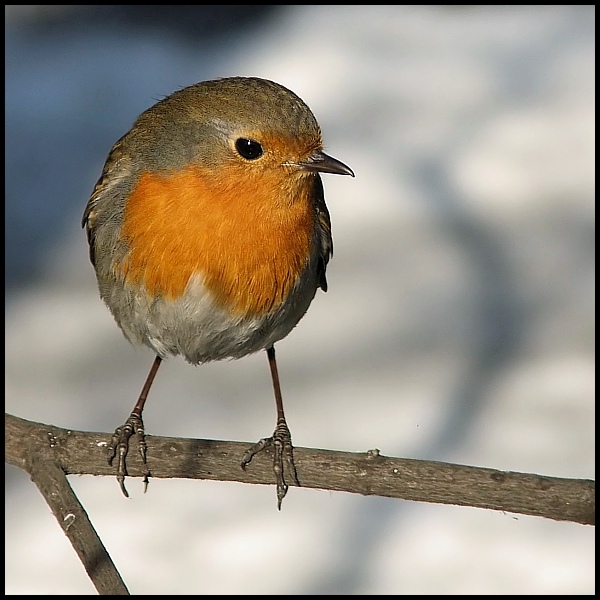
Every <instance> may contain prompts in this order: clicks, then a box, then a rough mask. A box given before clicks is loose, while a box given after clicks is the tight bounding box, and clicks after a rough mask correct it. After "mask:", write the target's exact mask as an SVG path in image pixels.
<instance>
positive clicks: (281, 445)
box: [242, 419, 300, 510]
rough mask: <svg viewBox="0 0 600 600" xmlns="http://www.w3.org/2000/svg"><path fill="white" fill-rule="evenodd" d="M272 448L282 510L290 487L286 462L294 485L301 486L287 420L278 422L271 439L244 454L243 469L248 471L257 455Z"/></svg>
mask: <svg viewBox="0 0 600 600" xmlns="http://www.w3.org/2000/svg"><path fill="white" fill-rule="evenodd" d="M270 446H272V447H273V472H274V473H275V482H276V484H277V508H278V509H279V510H281V502H282V501H283V499H284V498H285V495H286V494H287V491H288V487H289V486H288V484H287V483H286V481H285V473H284V461H285V465H286V466H287V470H288V473H289V474H290V476H291V478H292V479H293V481H294V483H295V484H296V485H300V482H299V481H298V474H297V473H296V465H295V464H294V447H293V446H292V436H291V434H290V430H289V428H288V426H287V423H286V422H285V419H279V420H278V421H277V427H276V428H275V431H274V432H273V435H272V436H271V437H268V438H263V439H261V440H259V441H258V442H257V443H256V444H254V446H251V447H250V448H248V450H246V452H244V456H243V457H242V469H244V470H246V466H247V465H248V463H249V462H250V461H251V460H252V458H253V457H254V455H255V454H258V453H259V452H262V451H263V450H265V449H266V448H269V447H270Z"/></svg>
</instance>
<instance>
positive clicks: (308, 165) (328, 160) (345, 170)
mask: <svg viewBox="0 0 600 600" xmlns="http://www.w3.org/2000/svg"><path fill="white" fill-rule="evenodd" d="M296 164H297V165H298V166H299V167H302V168H303V169H306V170H308V171H316V172H317V173H333V174H334V175H350V176H351V177H354V171H353V170H352V169H351V168H350V167H349V166H347V165H345V164H344V163H343V162H342V161H340V160H338V159H337V158H333V156H329V155H328V154H325V152H315V153H314V154H313V155H312V156H311V157H310V158H308V159H307V160H305V161H302V162H299V163H296Z"/></svg>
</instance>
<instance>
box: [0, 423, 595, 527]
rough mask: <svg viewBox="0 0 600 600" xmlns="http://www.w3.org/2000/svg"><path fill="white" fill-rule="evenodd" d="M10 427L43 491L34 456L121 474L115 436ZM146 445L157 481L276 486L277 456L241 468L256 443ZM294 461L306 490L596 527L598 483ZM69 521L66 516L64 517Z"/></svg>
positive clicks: (137, 472) (362, 457)
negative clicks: (110, 459)
mask: <svg viewBox="0 0 600 600" xmlns="http://www.w3.org/2000/svg"><path fill="white" fill-rule="evenodd" d="M5 421H6V431H5V433H6V437H5V439H6V462H8V463H9V464H12V465H15V466H18V467H20V468H22V469H25V470H26V471H27V472H29V473H30V474H31V476H32V479H34V481H35V482H36V485H38V487H40V483H39V481H38V477H39V476H40V470H41V471H43V470H44V469H43V468H42V469H35V468H32V465H34V464H35V461H32V459H31V456H32V455H35V456H38V455H40V456H42V455H43V456H44V459H43V460H44V461H50V462H52V463H53V464H55V465H58V466H60V469H61V470H62V471H63V472H64V473H65V474H78V475H112V476H114V475H115V469H114V468H113V467H111V466H110V465H108V463H107V461H106V455H105V452H104V449H105V447H106V444H107V443H108V441H109V439H110V437H111V436H110V434H107V433H87V432H82V431H70V430H66V429H62V428H60V427H55V426H52V425H44V424H41V423H34V422H31V421H26V420H24V419H20V418H17V417H14V416H11V415H6V418H5ZM23 440H28V443H27V444H25V443H23ZM146 441H147V444H148V467H149V469H150V472H151V475H152V477H159V478H185V479H211V480H218V481H238V482H241V483H254V484H266V485H273V483H274V476H273V470H272V454H271V453H270V452H269V451H266V452H263V453H261V454H259V455H257V456H256V457H255V458H254V459H253V460H252V463H250V464H249V465H248V467H247V469H246V471H243V470H242V469H241V468H240V461H241V457H242V455H243V453H244V451H245V450H246V449H247V448H248V447H249V446H251V445H252V443H250V442H226V441H218V440H195V439H183V438H167V437H157V436H147V438H146ZM32 453H33V454H32ZM294 459H295V463H296V467H297V471H298V478H299V480H300V483H301V485H302V487H306V488H317V489H324V490H332V491H343V492H350V493H356V494H363V495H376V496H387V497H390V498H400V499H403V500H413V501H421V502H433V503H439V504H455V505H461V506H471V507H478V508H487V509H492V510H498V511H504V512H510V513H517V514H523V515H533V516H539V517H544V518H547V519H554V520H556V521H571V522H575V523H581V524H584V525H593V524H595V483H594V481H591V480H587V479H564V478H558V477H545V476H542V475H534V474H528V473H515V472H507V471H497V470H493V469H486V468H481V467H469V466H464V465H455V464H448V463H441V462H432V461H423V460H413V459H401V458H392V457H386V456H382V455H381V454H379V451H377V450H370V451H368V452H361V453H352V452H335V451H332V450H318V449H310V448H298V447H295V448H294ZM43 464H48V463H47V462H46V463H43ZM127 468H128V472H129V476H130V477H143V476H144V470H143V469H142V463H141V460H140V457H139V455H138V453H137V452H135V451H134V448H133V447H132V450H131V451H130V453H129V455H128V462H127ZM290 484H291V485H293V483H292V482H290ZM54 485H55V484H54ZM40 489H41V487H40ZM82 510H83V509H82ZM55 514H57V513H56V512H55ZM84 514H85V513H84ZM64 516H65V515H64V514H63V513H62V512H61V513H60V517H61V518H64ZM57 518H59V517H58V515H57ZM59 521H60V519H59ZM63 529H64V527H63ZM66 533H67V532H66Z"/></svg>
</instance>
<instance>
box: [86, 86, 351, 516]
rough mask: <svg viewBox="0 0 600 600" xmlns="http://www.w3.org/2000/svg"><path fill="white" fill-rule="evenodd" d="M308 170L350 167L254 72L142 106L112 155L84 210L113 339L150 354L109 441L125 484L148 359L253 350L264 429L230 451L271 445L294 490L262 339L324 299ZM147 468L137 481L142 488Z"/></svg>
mask: <svg viewBox="0 0 600 600" xmlns="http://www.w3.org/2000/svg"><path fill="white" fill-rule="evenodd" d="M319 173H335V174H338V175H351V176H352V177H354V173H353V172H352V170H351V169H350V168H349V167H348V166H346V165H345V164H343V163H342V162H340V161H339V160H336V159H335V158H332V157H331V156H328V155H327V154H325V153H324V152H323V142H322V139H321V131H320V128H319V125H318V123H317V121H316V119H315V117H314V115H313V114H312V112H311V110H310V109H309V108H308V106H307V105H306V104H305V103H304V102H303V101H302V100H301V99H300V98H299V97H298V96H297V95H296V94H294V93H293V92H291V91H290V90H288V89H286V88H285V87H283V86H282V85H279V84H277V83H274V82H273V81H268V80H266V79H259V78H254V77H230V78H223V79H216V80H212V81H204V82H200V83H197V84H195V85H191V86H189V87H186V88H183V89H180V90H178V91H176V92H174V93H173V94H171V95H170V96H167V97H166V98H164V99H163V100H161V101H159V102H157V103H156V104H155V105H154V106H152V107H150V108H149V109H148V110H146V111H145V112H143V113H142V114H141V115H140V116H139V117H138V119H137V120H136V121H135V123H134V125H133V127H132V128H131V129H130V130H129V132H128V133H126V134H125V135H124V136H123V137H122V138H121V139H120V140H118V141H117V142H116V144H115V145H114V146H113V148H112V149H111V151H110V153H109V155H108V158H107V160H106V163H105V165H104V169H103V171H102V175H101V177H100V179H99V180H98V182H97V184H96V186H95V188H94V190H93V193H92V195H91V197H90V200H89V202H88V204H87V206H86V209H85V212H84V214H83V220H82V226H83V227H85V229H86V232H87V238H88V242H89V251H90V259H91V262H92V265H93V266H94V269H95V272H96V277H97V280H98V288H99V292H100V296H101V298H102V299H103V300H104V302H105V303H106V305H107V306H108V308H109V310H110V312H111V313H112V315H113V317H114V319H115V321H116V322H117V325H118V326H119V327H120V328H121V330H122V331H123V333H124V335H125V337H126V338H127V339H128V340H129V341H130V342H131V343H132V344H134V345H142V346H147V347H148V348H150V349H151V350H152V351H153V352H154V353H155V354H156V357H155V359H154V362H153V364H152V368H151V369H150V372H149V374H148V377H147V379H146V381H145V384H144V386H143V388H142V391H141V393H140V396H139V398H138V400H137V403H136V404H135V407H134V408H133V411H132V412H131V414H130V416H129V418H128V419H127V420H126V421H125V423H124V424H123V425H122V426H121V427H118V428H117V429H116V430H115V433H114V434H113V436H112V439H111V442H110V443H109V445H108V461H109V463H110V464H112V463H113V461H114V459H115V457H117V468H116V470H117V480H118V482H119V484H120V487H121V490H122V492H123V493H124V494H125V496H128V493H127V490H126V488H125V476H126V460H125V459H126V456H127V452H128V448H129V439H130V438H131V437H132V436H133V435H134V434H137V436H138V440H139V451H140V454H141V456H142V460H143V463H144V466H145V465H146V444H145V441H144V424H143V421H142V411H143V408H144V404H145V402H146V398H147V396H148V391H149V389H150V387H151V385H152V382H153V380H154V377H155V375H156V372H157V370H158V368H159V366H160V364H161V362H162V361H163V360H164V359H165V358H167V357H168V356H177V355H181V356H182V357H183V358H184V359H185V360H186V361H188V362H189V363H191V364H193V365H198V364H201V363H206V362H209V361H213V360H221V359H226V358H236V359H237V358H241V357H243V356H246V355H248V354H252V353H254V352H258V351H260V350H266V354H267V357H268V361H269V366H270V371H271V377H272V381H273V389H274V394H275V404H276V409H277V425H276V428H275V431H274V432H273V435H272V436H271V437H267V438H264V439H261V440H260V441H259V442H257V443H256V444H255V445H254V446H252V447H251V448H249V449H248V450H247V451H246V452H245V453H244V455H243V457H242V460H241V467H242V468H243V469H245V468H246V466H247V465H248V463H249V462H250V461H251V460H252V457H253V456H254V455H255V454H256V453H258V452H260V451H262V450H264V449H265V448H268V447H272V448H273V454H274V459H273V471H274V474H275V481H276V485H277V500H278V508H281V501H282V500H283V498H284V496H285V494H286V492H287V489H288V485H287V483H286V480H285V475H284V461H285V464H286V466H287V469H288V472H289V474H290V476H291V478H292V479H293V480H294V482H295V483H296V484H297V485H299V482H298V477H297V474H296V469H295V466H294V459H293V446H292V440H291V434H290V430H289V428H288V425H287V423H286V419H285V416H284V412H283V401H282V397H281V389H280V385H279V377H278V374H277V363H276V361H275V349H274V344H275V343H276V342H278V341H279V340H281V339H283V338H284V337H285V336H287V335H288V334H289V333H290V331H291V330H292V329H293V328H294V327H295V325H296V324H297V323H298V321H299V320H300V319H301V318H302V317H303V316H304V314H305V313H306V311H307V309H308V307H309V305H310V303H311V301H312V299H313V297H314V296H315V293H316V290H317V288H321V289H322V290H323V291H327V280H326V278H325V270H326V268H327V263H328V261H329V259H330V257H331V255H332V250H333V244H332V238H331V223H330V218H329V212H328V210H327V206H326V205H325V200H324V195H323V185H322V182H321V178H320V175H319ZM148 475H149V473H148V471H147V468H146V477H145V484H146V485H147V483H148Z"/></svg>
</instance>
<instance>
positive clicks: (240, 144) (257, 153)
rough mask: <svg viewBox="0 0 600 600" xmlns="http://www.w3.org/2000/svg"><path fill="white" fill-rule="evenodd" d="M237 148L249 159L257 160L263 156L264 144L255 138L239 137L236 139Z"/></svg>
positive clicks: (241, 154)
mask: <svg viewBox="0 0 600 600" xmlns="http://www.w3.org/2000/svg"><path fill="white" fill-rule="evenodd" d="M235 149H236V150H237V151H238V152H239V153H240V156H243V157H244V158H246V159H247V160H255V159H257V158H259V157H261V156H262V153H263V149H262V146H261V145H260V144H259V143H258V142H256V141H255V140H249V139H248V138H239V139H237V140H235Z"/></svg>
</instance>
